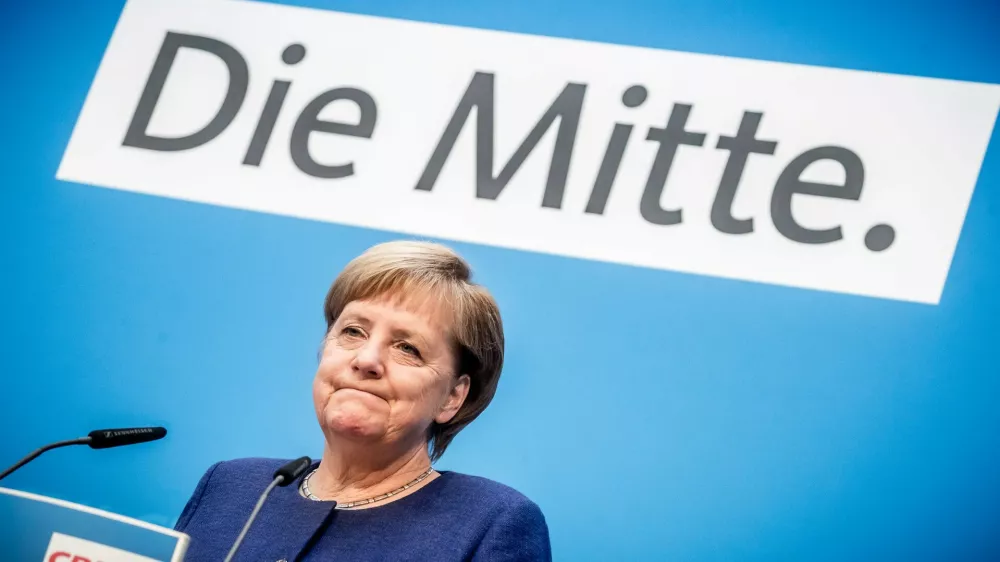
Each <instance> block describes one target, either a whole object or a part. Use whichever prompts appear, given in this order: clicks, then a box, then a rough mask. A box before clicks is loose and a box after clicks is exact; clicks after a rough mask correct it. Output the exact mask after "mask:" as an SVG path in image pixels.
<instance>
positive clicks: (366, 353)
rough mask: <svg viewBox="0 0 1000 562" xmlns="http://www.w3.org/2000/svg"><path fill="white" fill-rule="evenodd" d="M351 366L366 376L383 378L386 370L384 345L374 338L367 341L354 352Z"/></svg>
mask: <svg viewBox="0 0 1000 562" xmlns="http://www.w3.org/2000/svg"><path fill="white" fill-rule="evenodd" d="M351 368H352V369H354V372H356V373H358V374H359V375H361V376H363V377H365V378H381V377H382V374H383V373H384V372H385V367H384V363H383V361H382V346H381V345H379V343H378V342H377V341H375V340H374V338H373V339H369V340H368V341H366V342H365V344H364V345H363V346H361V347H359V348H358V349H357V352H356V353H355V354H354V360H353V361H352V362H351Z"/></svg>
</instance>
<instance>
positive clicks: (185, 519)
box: [174, 462, 222, 533]
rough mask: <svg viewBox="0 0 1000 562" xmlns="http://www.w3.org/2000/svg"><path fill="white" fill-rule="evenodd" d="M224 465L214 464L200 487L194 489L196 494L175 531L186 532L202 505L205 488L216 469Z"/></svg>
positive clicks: (200, 482) (189, 500)
mask: <svg viewBox="0 0 1000 562" xmlns="http://www.w3.org/2000/svg"><path fill="white" fill-rule="evenodd" d="M220 464H222V463H221V462H218V463H215V464H213V465H212V466H211V467H209V469H208V470H207V471H205V474H203V475H202V477H201V480H199V481H198V485H197V486H196V487H195V489H194V493H193V494H191V497H190V498H188V501H187V504H186V505H185V506H184V511H182V512H181V516H180V517H178V518H177V523H176V524H175V525H174V530H175V531H180V532H182V533H183V532H184V529H185V528H186V527H187V525H188V523H190V522H191V517H193V516H194V512H195V511H197V509H198V504H199V503H201V498H202V496H203V495H205V488H207V487H208V481H209V480H211V479H212V473H213V472H215V469H216V468H218V466H219V465H220Z"/></svg>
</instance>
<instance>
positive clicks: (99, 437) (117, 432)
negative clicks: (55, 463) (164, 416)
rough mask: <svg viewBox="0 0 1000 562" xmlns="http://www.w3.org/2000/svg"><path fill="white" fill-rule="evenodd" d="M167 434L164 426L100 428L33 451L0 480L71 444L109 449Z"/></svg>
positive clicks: (4, 473) (162, 436)
mask: <svg viewBox="0 0 1000 562" xmlns="http://www.w3.org/2000/svg"><path fill="white" fill-rule="evenodd" d="M166 435H167V430H166V429H164V428H162V427H130V428H123V429H99V430H96V431H91V432H90V433H89V434H88V435H87V436H86V437H80V438H79V439H69V440H67V441H56V442H55V443H49V444H48V445H46V446H44V447H41V448H39V449H36V450H35V451H32V452H31V454H29V455H28V456H26V457H24V458H23V459H21V460H19V461H17V462H16V463H15V464H14V466H12V467H10V468H8V469H7V470H5V471H3V472H0V480H3V479H4V478H6V477H8V476H10V475H11V474H12V473H13V472H14V471H15V470H17V469H19V468H21V467H22V466H24V465H26V464H28V463H29V462H31V461H33V460H35V459H36V458H38V456H39V455H41V454H42V453H44V452H46V451H51V450H52V449H58V448H59V447H67V446H69V445H89V446H90V448H91V449H107V448H110V447H120V446H122V445H133V444H135V443H145V442H147V441H156V440H157V439H163V438H164V437H165V436H166Z"/></svg>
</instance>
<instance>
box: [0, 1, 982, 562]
mask: <svg viewBox="0 0 1000 562" xmlns="http://www.w3.org/2000/svg"><path fill="white" fill-rule="evenodd" d="M294 3H296V4H300V5H308V6H313V7H320V8H329V9H337V10H344V11H352V12H358V13H367V14H375V15H383V16H391V17H399V18H406V19H413V20H421V21H430V22H439V23H447V24H456V25H464V26H472V27H481V28H490V29H501V30H510V31H518V32H525V33H533V34H542V35H550V36H560V37H572V38H579V39H588V40H595V41H603V42H612V43H623V44H631V45H641V46H649V47H657V48H667V49H677V50H685V51H692V52H702V53H714V54H724V55H732V56H739V57H746V58H757V59H765V60H777V61H790V62H797V63H806V64H816V65H824V66H835V67H844V68H852V69H863V70H874V71H881V72H891V73H901V74H914V75H920V76H931V77H943V78H954V79H962V80H972V81H979V82H989V83H1000V35H998V32H997V29H998V28H1000V6H998V5H996V4H995V3H990V2H981V3H972V2H967V3H962V2H957V1H949V2H936V3H925V4H916V3H907V4H905V5H902V4H901V5H900V6H899V7H895V6H892V7H890V6H881V7H878V6H872V5H869V3H867V2H861V1H854V0H842V1H840V2H836V3H820V4H816V3H812V2H777V1H771V2H766V1H754V2H744V3H742V4H740V5H739V6H738V7H732V5H731V3H728V2H719V1H704V0H701V1H692V2H685V3H682V2H669V1H646V2H641V1H619V2H610V1H609V2H576V1H570V0H557V1H552V2H547V3H538V2H535V1H529V0H507V1H505V2H479V1H467V0H466V1H458V0H449V1H439V2H433V3H431V2H418V1H415V0H395V1H384V2H378V3H375V4H373V3H371V2H361V1H349V0H326V1H324V0H302V1H301V2H294ZM991 4H992V6H991ZM122 6H123V2H121V1H119V0H91V1H88V2H66V3H60V2H56V1H53V0H32V1H31V2H19V3H11V2H9V1H7V2H4V3H3V4H2V7H0V53H2V56H0V76H2V77H3V80H2V85H0V131H2V135H0V167H2V175H0V195H2V198H3V199H2V203H3V204H2V205H0V264H2V272H3V274H2V277H0V283H2V285H0V286H2V295H3V298H2V299H0V317H2V318H3V322H2V324H0V330H2V332H0V376H2V386H0V401H2V404H0V406H2V407H0V434H2V436H3V437H2V439H0V464H8V463H11V462H13V461H14V460H16V459H17V458H18V457H20V456H21V455H23V454H25V453H26V452H27V451H29V450H31V449H33V448H35V447H36V446H38V445H39V444H41V443H44V442H48V441H53V440H59V439H64V438H69V437H75V436H77V435H79V434H83V433H85V432H86V431H88V430H90V429H93V428H98V427H108V426H128V425H151V424H163V425H165V426H167V427H168V428H169V429H170V435H169V436H168V438H167V439H166V440H165V441H161V442H158V443H156V444H151V445H142V446H137V447H131V448H125V449H118V450H108V451H103V452H96V451H89V450H86V449H80V450H63V451H58V452H53V453H50V454H49V455H47V456H45V457H43V458H41V459H40V460H38V461H37V462H36V463H34V464H33V465H31V466H30V467H28V468H26V469H24V470H22V471H21V472H19V473H18V474H16V475H15V476H13V477H11V478H10V479H9V480H7V481H5V482H4V484H5V485H7V486H10V487H15V488H20V489H25V490H28V491H33V492H38V493H42V494H48V495H53V496H57V497H61V498H65V499H68V500H71V501H77V502H81V503H85V504H89V505H93V506H97V507H102V508H105V509H110V510H113V511H117V512H121V513H124V514H126V515H131V516H136V517H140V518H142V519H145V520H148V521H151V522H154V523H160V524H164V525H172V524H173V522H174V519H175V518H176V516H177V515H178V514H179V512H180V509H181V507H182V506H183V504H184V502H185V500H186V498H187V496H188V494H189V493H190V492H191V490H192V488H193V486H194V484H195V483H196V481H197V479H198V477H199V476H200V475H201V474H202V472H203V471H204V470H205V468H207V467H208V466H209V465H210V464H211V463H213V462H215V461H217V460H220V459H226V458H233V457H241V456H281V457H294V456H299V455H302V454H310V455H313V456H317V455H318V454H319V452H320V447H321V435H320V433H319V432H318V430H317V429H316V426H315V421H314V417H313V413H312V406H311V401H310V391H309V385H310V381H311V378H312V375H313V370H314V368H315V364H316V363H315V361H316V351H317V348H318V344H319V340H320V338H321V335H322V331H323V321H322V313H321V304H322V298H323V295H324V293H325V291H326V288H327V286H328V284H329V282H330V281H331V280H332V278H333V277H334V276H335V275H336V273H337V272H338V271H339V269H340V268H341V267H342V266H343V265H344V264H345V263H346V262H347V261H348V260H349V259H350V258H352V257H353V256H354V255H356V254H357V253H359V252H361V251H363V250H364V249H365V248H366V247H368V246H369V245H371V244H374V243H377V242H380V241H384V240H388V239H392V238H395V237H396V236H394V235H393V234H392V233H388V232H377V231H371V230H364V229H358V228H348V227H342V226H338V225H332V224H321V223H311V222H305V221H300V220H295V219H290V218H282V217H275V216H268V215H261V214H253V213H248V212H243V211H236V210H231V209H223V208H214V207H208V206H203V205H197V204H192V203H186V202H179V201H173V200H165V199H157V198H152V197H147V196H143V195H137V194H131V193H126V192H119V191H111V190H105V189H99V188H93V187H88V186H82V185H74V184H69V183H63V182H59V181H56V180H55V179H54V176H55V171H56V168H57V166H58V163H59V161H60V158H61V156H62V153H63V149H64V148H65V145H66V143H67V141H68V139H69V136H70V133H71V131H72V127H73V124H74V122H75V119H76V116H77V114H78V112H79V110H80V108H81V106H82V104H83V101H84V97H85V95H86V93H87V89H88V87H89V85H90V83H91V80H92V79H93V76H94V73H95V72H96V70H97V67H98V64H99V62H100V59H101V55H102V53H103V51H104V48H105V45H106V43H107V41H108V39H109V37H110V36H111V33H112V30H113V28H114V25H115V22H116V19H117V17H118V14H119V13H120V11H121V8H122ZM455 246H456V247H457V248H458V249H459V251H461V252H463V253H464V254H465V255H466V256H467V257H468V258H469V259H470V261H471V262H472V263H473V265H474V266H475V267H476V269H477V273H478V277H479V280H480V281H482V282H484V283H486V284H487V285H488V286H489V287H490V288H491V289H492V290H493V291H494V292H495V294H496V296H497V298H498V299H499V301H500V303H501V306H502V308H503V311H504V314H505V321H506V326H507V334H508V338H509V339H508V342H509V343H508V358H509V359H508V364H507V368H506V369H505V374H504V377H503V379H502V382H501V387H500V391H499V394H498V396H497V398H496V400H495V402H494V403H493V405H492V406H491V407H490V409H489V410H487V412H486V413H485V414H484V415H483V417H482V418H481V419H480V420H479V421H477V422H476V423H475V424H473V425H472V426H471V427H470V428H469V429H467V430H466V431H465V432H464V433H463V434H462V435H461V436H460V437H459V438H458V439H457V440H456V442H455V443H454V445H453V446H452V448H451V449H450V450H449V453H448V454H447V455H446V456H445V458H444V459H443V461H442V462H441V463H440V465H439V468H442V469H453V470H461V471H464V472H471V473H475V474H481V475H484V476H488V477H491V478H495V479H498V480H501V481H503V482H506V483H508V484H510V485H513V486H515V487H517V488H519V489H520V490H522V491H523V492H525V493H526V494H528V495H529V496H530V497H532V498H533V499H535V500H536V501H537V502H538V503H539V504H540V505H541V506H542V508H543V509H544V511H545V513H546V515H547V517H548V520H549V524H550V528H551V532H552V540H553V547H554V551H555V555H556V557H557V558H558V559H561V560H608V559H632V560H640V559H660V558H663V557H669V558H671V559H678V560H698V561H702V560H706V561H707V560H768V561H773V560H807V559H808V560H851V559H908V560H996V559H1000V478H998V477H997V475H998V474H1000V408H998V407H997V405H996V403H997V400H998V397H1000V366H998V365H1000V292H998V291H997V287H998V286H1000V133H994V135H993V139H992V143H991V146H990V150H989V152H988V154H987V157H986V161H985V163H984V167H983V170H982V174H981V176H980V181H979V184H978V187H977V190H976V193H975V196H974V198H973V201H972V205H971V208H970V210H969V213H968V216H967V219H966V224H965V228H964V230H963V234H962V239H961V241H960V243H959V245H958V248H957V251H956V253H955V259H954V263H953V266H952V269H951V274H950V276H949V281H948V285H947V287H946V289H945V292H944V295H943V298H942V301H941V304H940V305H939V306H924V305H917V304H909V303H901V302H892V301H885V300H876V299H868V298H862V297H855V296H850V295H838V294H832V293H821V292H815V291H806V290H797V289H789V288H783V287H774V286H766V285H757V284H751V283H744V282H738V281H729V280H722V279H714V278H702V277H697V276H690V275H682V274H677V273H671V272H665V271H651V270H643V269H637V268H629V267H622V266H617V265H610V264H602V263H593V262H586V261H579V260H572V259H562V258H557V257H552V256H541V255H533V254H528V253H521V252H514V251H508V250H500V249H496V248H489V247H481V246H473V245H467V244H456V245H455Z"/></svg>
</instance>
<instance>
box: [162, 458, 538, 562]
mask: <svg viewBox="0 0 1000 562" xmlns="http://www.w3.org/2000/svg"><path fill="white" fill-rule="evenodd" d="M285 462H287V461H285V460H279V459H242V460H235V461H228V462H221V463H218V464H216V465H214V466H212V467H211V468H210V469H209V470H208V472H206V473H205V475H204V476H203V477H202V478H201V481H200V482H199V483H198V486H197V488H196V489H195V491H194V494H193V495H192V496H191V499H190V500H188V502H187V505H186V506H185V507H184V511H183V512H182V513H181V516H180V519H179V520H178V521H177V525H176V527H175V528H176V529H177V530H178V531H182V532H184V533H187V534H188V535H190V537H191V544H190V545H189V547H188V552H187V556H185V558H184V559H185V561H191V562H202V561H204V562H219V561H220V560H223V559H224V558H225V557H226V554H227V553H228V552H229V549H230V547H231V546H232V544H233V541H235V540H236V536H237V535H238V534H239V532H240V529H242V528H243V524H244V523H245V522H246V519H247V517H248V516H249V515H250V511H251V510H252V509H253V506H254V504H255V503H256V502H257V498H258V497H259V496H260V494H261V493H262V492H263V491H264V489H265V488H266V487H267V485H268V484H269V483H270V482H271V479H272V475H273V474H274V471H275V470H277V469H278V467H280V466H281V465H283V464H285ZM314 466H315V465H314ZM551 559H552V554H551V550H550V546H549V532H548V527H547V525H546V522H545V517H544V516H543V515H542V512H541V510H540V509H539V508H538V506H537V505H535V504H534V503H533V502H532V501H531V500H529V499H528V498H526V497H524V496H523V495H521V494H520V493H518V492H517V491H516V490H514V489H512V488H509V487H507V486H504V485H503V484H499V483H496V482H493V481H491V480H487V479H485V478H479V477H475V476H468V475H465V474H460V473H457V472H448V471H443V472H441V475H440V476H439V477H438V478H436V479H434V480H433V481H431V482H430V483H428V484H427V485H425V486H424V487H423V488H421V489H420V490H418V491H417V492H414V493H413V494H410V495H409V496H406V497H404V498H401V499H399V500H396V501H394V502H391V503H387V504H385V505H383V506H381V507H375V508H370V509H362V510H338V509H333V502H317V501H312V500H308V499H306V498H303V497H302V496H301V495H300V494H299V492H298V487H297V486H296V485H292V486H288V487H285V488H281V487H279V488H275V489H274V491H273V492H272V493H271V495H270V496H269V497H268V499H267V501H266V502H265V503H264V506H263V508H262V509H261V511H260V514H259V515H258V517H257V520H256V521H255V522H254V524H253V526H251V527H250V531H249V532H248V533H247V536H246V539H245V540H244V542H243V545H242V546H241V547H240V550H239V552H238V553H237V555H236V557H235V558H234V560H239V561H254V562H260V561H285V562H293V561H299V560H337V561H341V560H343V561H347V560H350V561H358V562H361V561H367V560H372V561H375V560H378V561H390V560H391V561H407V560H414V561H416V560H421V561H424V560H433V561H436V562H449V561H456V562H457V561H472V562H487V561H489V562H493V561H510V562H514V561H523V562H528V561H546V562H547V561H550V560H551Z"/></svg>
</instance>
